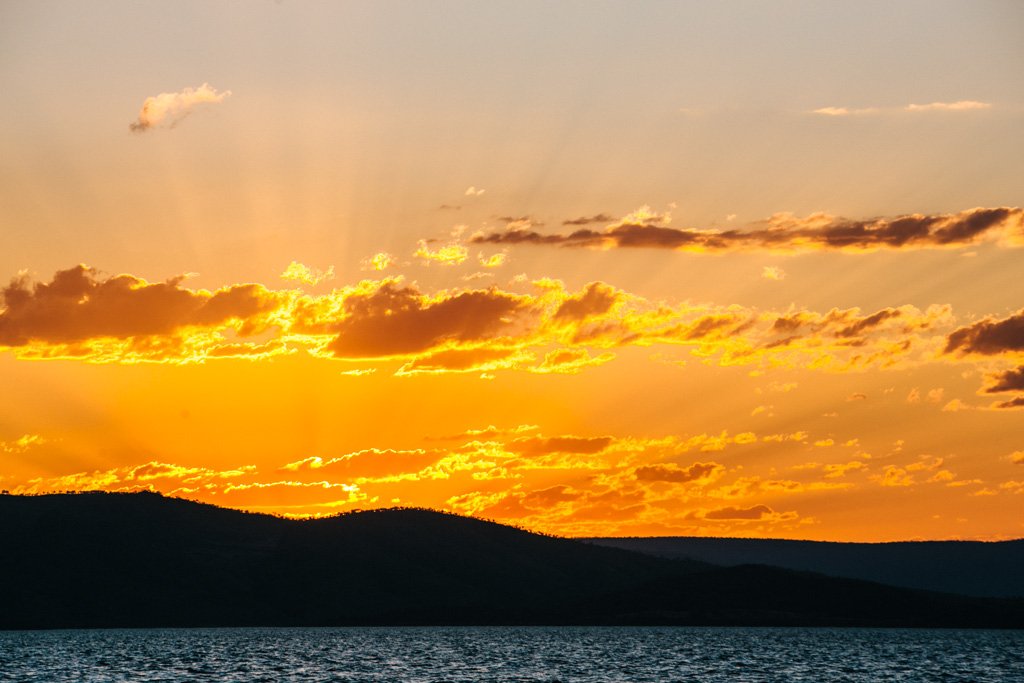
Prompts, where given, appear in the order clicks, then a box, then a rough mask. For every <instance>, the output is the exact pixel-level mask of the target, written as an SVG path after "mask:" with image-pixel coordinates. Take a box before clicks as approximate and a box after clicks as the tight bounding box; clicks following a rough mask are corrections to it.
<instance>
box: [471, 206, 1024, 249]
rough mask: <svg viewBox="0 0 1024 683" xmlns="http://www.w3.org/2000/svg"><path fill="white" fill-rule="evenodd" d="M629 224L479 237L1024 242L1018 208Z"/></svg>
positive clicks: (688, 244)
mask: <svg viewBox="0 0 1024 683" xmlns="http://www.w3.org/2000/svg"><path fill="white" fill-rule="evenodd" d="M645 208H646V207H644V208H642V209H641V210H638V212H635V213H634V214H631V215H629V216H626V217H625V218H623V219H621V220H620V221H619V222H617V223H614V224H612V225H610V226H608V227H607V228H605V229H604V230H602V231H597V230H593V229H590V228H581V229H579V230H575V231H573V232H570V233H563V234H542V233H539V232H536V231H535V230H533V229H532V228H530V227H515V224H512V225H510V226H509V228H508V229H506V230H504V231H499V232H491V233H477V234H475V235H473V236H472V237H471V241H472V242H474V243H477V244H504V245H518V244H532V245H547V246H562V247H586V248H593V249H618V248H647V249H670V250H676V251H685V252H695V253H705V252H728V251H757V250H770V251H778V252H790V253H794V252H807V251H820V250H835V251H846V252H867V251H874V250H878V249H924V248H942V247H945V248H956V247H964V246H968V245H973V244H977V243H978V242H981V241H983V240H990V239H1001V240H1002V242H1003V243H1005V244H1012V243H1019V242H1021V241H1022V240H1024V210H1022V209H1020V208H1016V207H1000V208H993V209H985V208H977V209H968V210H966V211H961V212H959V213H954V214H938V215H930V216H926V215H921V214H911V215H905V216H897V217H894V218H875V219H867V220H848V219H845V218H838V217H835V216H830V215H828V214H812V215H810V216H807V217H805V218H798V217H796V216H793V215H792V214H785V213H782V214H776V215H774V216H772V217H771V218H769V219H767V220H764V221H761V222H760V223H757V224H754V225H753V226H752V227H751V228H749V229H746V230H739V229H730V230H717V229H715V230H711V229H706V230H701V229H696V228H669V227H666V226H665V223H667V222H668V217H667V216H659V215H657V214H653V213H651V212H650V211H649V210H647V211H646V212H645V211H644V209H645Z"/></svg>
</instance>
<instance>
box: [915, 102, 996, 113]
mask: <svg viewBox="0 0 1024 683" xmlns="http://www.w3.org/2000/svg"><path fill="white" fill-rule="evenodd" d="M991 108H992V105H991V104H989V103H988V102H977V101H975V100H960V101H958V102H932V103H931V104H908V105H907V107H906V110H907V111H914V112H925V111H977V110H979V109H991Z"/></svg>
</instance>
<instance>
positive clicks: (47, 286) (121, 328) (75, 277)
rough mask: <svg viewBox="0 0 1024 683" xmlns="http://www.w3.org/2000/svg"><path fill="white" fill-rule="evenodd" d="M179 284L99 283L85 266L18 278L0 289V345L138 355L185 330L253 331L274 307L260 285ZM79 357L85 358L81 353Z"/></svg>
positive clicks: (118, 278)
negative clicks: (42, 277)
mask: <svg viewBox="0 0 1024 683" xmlns="http://www.w3.org/2000/svg"><path fill="white" fill-rule="evenodd" d="M182 279H183V278H181V277H178V278H173V279H171V280H168V281H167V282H163V283H159V284H150V283H148V282H146V281H145V280H143V279H141V278H137V277H135V276H133V275H115V276H111V277H106V278H104V277H102V276H101V275H100V274H99V272H98V271H97V270H95V269H93V268H90V267H88V266H85V265H78V266H75V267H74V268H70V269H68V270H61V271H58V272H57V273H56V274H55V275H54V276H53V280H52V281H51V282H48V283H45V282H36V283H33V282H31V281H30V280H29V278H28V276H27V275H20V276H19V277H16V278H14V279H12V280H11V283H10V284H9V285H8V286H7V287H5V288H4V289H3V290H2V295H3V301H4V305H5V308H4V310H2V311H0V346H7V347H24V346H27V345H29V344H32V343H34V342H41V343H45V344H55V345H73V344H78V343H83V342H89V341H92V340H96V339H114V340H135V341H136V342H137V344H138V347H137V348H136V349H135V350H136V351H139V352H140V353H142V354H143V355H144V352H145V350H146V346H145V345H146V343H152V344H156V345H157V346H159V343H158V342H159V340H153V339H150V342H146V341H145V340H146V339H147V338H155V337H164V338H167V337H173V336H174V335H175V334H177V333H184V332H186V331H188V330H190V329H193V330H197V329H203V328H205V329H220V328H222V327H225V326H230V325H234V326H235V327H236V328H237V329H238V331H239V332H240V333H242V334H252V333H256V332H258V331H259V330H260V329H262V327H263V326H264V325H265V324H266V322H267V320H266V318H267V315H268V314H269V313H271V312H273V311H274V310H275V309H277V308H278V307H279V306H280V303H281V297H280V296H279V295H277V294H275V293H273V292H270V291H269V290H267V289H266V288H265V287H263V286H262V285H255V284H245V285H233V286H231V287H225V288H223V289H220V290H217V291H216V292H208V291H205V290H190V289H186V288H184V287H182V286H181V282H182ZM164 341H165V342H166V343H167V344H172V343H173V341H174V340H172V339H164ZM179 341H180V340H179ZM151 348H155V347H151ZM156 351H157V355H159V353H160V352H159V349H158V348H156ZM82 355H86V356H88V355H89V352H88V349H83V350H82Z"/></svg>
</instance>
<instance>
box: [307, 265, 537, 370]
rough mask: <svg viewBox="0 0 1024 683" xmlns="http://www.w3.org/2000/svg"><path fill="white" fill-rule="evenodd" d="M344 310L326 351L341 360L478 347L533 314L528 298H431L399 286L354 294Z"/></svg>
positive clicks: (475, 293)
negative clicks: (454, 345)
mask: <svg viewBox="0 0 1024 683" xmlns="http://www.w3.org/2000/svg"><path fill="white" fill-rule="evenodd" d="M341 306H342V310H341V317H340V320H338V321H337V322H333V323H328V329H330V330H332V331H333V332H335V333H336V337H335V338H334V339H333V340H332V341H331V342H330V343H329V344H328V345H327V350H329V351H330V352H331V353H333V354H334V356H336V357H338V358H380V357H389V356H403V355H412V354H418V353H423V352H426V351H430V350H432V349H434V348H436V347H439V346H442V345H444V344H446V343H479V342H483V341H486V340H490V339H493V338H495V337H497V336H499V335H501V334H503V333H512V332H513V331H514V330H515V322H516V321H517V320H518V319H520V318H523V317H526V316H528V315H529V314H530V311H531V310H532V302H531V301H530V299H529V298H528V297H525V296H518V295H515V294H509V293H506V292H501V291H499V290H496V289H490V290H471V291H466V292H460V293H458V294H453V295H451V296H446V297H439V298H436V299H431V298H428V297H425V296H423V295H422V294H420V292H419V291H418V290H416V289H414V288H412V287H402V286H399V285H398V284H397V283H396V282H394V281H386V282H384V283H383V284H381V285H380V286H379V287H377V288H376V289H374V290H371V291H366V292H359V293H350V294H349V295H348V296H346V297H345V298H344V300H343V301H342V303H341Z"/></svg>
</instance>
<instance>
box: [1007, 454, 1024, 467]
mask: <svg viewBox="0 0 1024 683" xmlns="http://www.w3.org/2000/svg"><path fill="white" fill-rule="evenodd" d="M1010 462H1012V463H1013V464H1014V465H1024V451H1014V452H1013V453H1011V454H1010Z"/></svg>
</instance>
